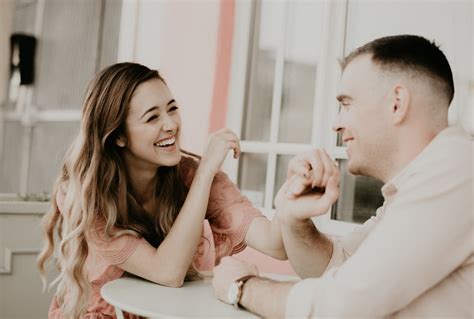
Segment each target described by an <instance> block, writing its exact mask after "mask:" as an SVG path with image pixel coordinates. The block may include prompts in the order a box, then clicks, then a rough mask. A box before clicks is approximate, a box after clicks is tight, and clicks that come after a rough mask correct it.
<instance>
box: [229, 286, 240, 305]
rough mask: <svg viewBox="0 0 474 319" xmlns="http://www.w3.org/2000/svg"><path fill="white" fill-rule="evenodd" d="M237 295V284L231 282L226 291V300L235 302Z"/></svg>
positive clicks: (231, 302)
mask: <svg viewBox="0 0 474 319" xmlns="http://www.w3.org/2000/svg"><path fill="white" fill-rule="evenodd" d="M238 295H239V286H238V285H237V283H236V282H233V283H232V284H231V285H230V287H229V291H227V301H228V302H229V303H230V304H231V305H233V304H235V303H236V302H237V297H238Z"/></svg>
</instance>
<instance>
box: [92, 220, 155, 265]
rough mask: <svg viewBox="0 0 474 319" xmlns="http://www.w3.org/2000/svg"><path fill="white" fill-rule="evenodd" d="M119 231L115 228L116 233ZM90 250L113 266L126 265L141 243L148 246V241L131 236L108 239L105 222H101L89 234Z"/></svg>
mask: <svg viewBox="0 0 474 319" xmlns="http://www.w3.org/2000/svg"><path fill="white" fill-rule="evenodd" d="M117 230H118V229H117V228H114V229H113V231H114V232H116V231H117ZM88 235H89V236H88V243H89V246H90V247H89V248H92V249H93V250H94V251H95V252H96V253H97V254H99V255H100V256H101V257H102V258H103V259H105V260H106V261H107V262H108V263H110V264H111V265H119V264H122V263H124V262H125V261H126V260H127V259H128V258H129V257H130V255H131V254H132V253H133V252H134V251H135V249H136V248H137V246H138V244H140V243H141V242H143V243H145V244H147V242H146V240H145V239H143V238H141V237H138V236H134V235H131V234H125V235H121V236H118V237H112V238H111V237H108V236H106V234H105V222H103V221H100V222H98V223H97V225H96V226H95V227H94V228H93V229H92V230H91V231H90V232H89V234H88Z"/></svg>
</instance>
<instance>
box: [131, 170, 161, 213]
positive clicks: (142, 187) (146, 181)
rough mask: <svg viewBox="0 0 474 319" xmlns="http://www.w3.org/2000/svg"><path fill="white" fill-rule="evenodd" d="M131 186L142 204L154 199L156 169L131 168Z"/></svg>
mask: <svg viewBox="0 0 474 319" xmlns="http://www.w3.org/2000/svg"><path fill="white" fill-rule="evenodd" d="M128 175H129V178H130V186H131V188H132V191H133V195H134V197H135V198H136V199H137V201H138V202H139V203H140V204H141V205H145V204H148V203H150V202H152V201H153V196H154V192H155V182H156V170H138V169H129V172H128Z"/></svg>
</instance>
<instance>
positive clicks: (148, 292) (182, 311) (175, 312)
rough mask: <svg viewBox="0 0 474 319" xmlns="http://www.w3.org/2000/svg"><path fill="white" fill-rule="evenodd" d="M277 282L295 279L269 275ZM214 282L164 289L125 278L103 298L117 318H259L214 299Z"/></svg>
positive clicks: (106, 289)
mask: <svg viewBox="0 0 474 319" xmlns="http://www.w3.org/2000/svg"><path fill="white" fill-rule="evenodd" d="M266 276H267V277H272V278H274V279H278V280H291V279H293V280H294V279H295V277H290V276H281V275H266ZM211 281H212V279H210V278H206V279H203V280H200V281H191V282H185V283H184V285H183V287H181V288H170V287H165V286H161V285H158V284H155V283H152V282H149V281H146V280H143V279H140V278H132V277H123V278H120V279H117V280H114V281H111V282H109V283H107V284H105V285H104V286H103V287H102V289H101V295H102V297H103V298H104V299H105V301H107V302H108V303H109V304H111V305H113V306H114V307H115V310H116V313H117V318H119V319H121V318H123V313H122V311H126V312H129V313H133V314H136V315H140V316H144V317H149V318H190V317H192V318H258V317H257V316H255V315H254V314H252V313H250V312H248V311H246V310H243V309H241V308H240V309H235V308H234V307H233V306H231V305H228V304H226V303H224V302H221V301H219V300H218V299H217V298H216V297H215V296H214V290H213V288H212V283H211Z"/></svg>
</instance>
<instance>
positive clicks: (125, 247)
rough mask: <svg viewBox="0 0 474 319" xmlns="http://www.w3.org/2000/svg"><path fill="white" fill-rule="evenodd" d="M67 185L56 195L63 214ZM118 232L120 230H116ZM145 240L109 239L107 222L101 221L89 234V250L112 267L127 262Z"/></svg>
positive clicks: (126, 237)
mask: <svg viewBox="0 0 474 319" xmlns="http://www.w3.org/2000/svg"><path fill="white" fill-rule="evenodd" d="M66 192H67V184H66V183H62V184H61V185H60V186H59V189H58V191H57V193H56V203H57V205H58V209H59V211H60V212H61V213H64V212H63V210H64V200H65V198H66ZM114 230H115V231H117V230H118V229H114ZM142 241H143V242H146V241H145V239H143V238H140V237H135V236H133V235H129V234H127V235H123V236H120V237H117V238H107V236H106V235H105V221H103V220H100V221H98V222H97V224H96V225H95V227H94V228H93V229H92V230H91V231H89V232H88V234H87V243H88V244H89V249H92V250H94V251H95V252H96V253H97V254H99V255H100V256H101V257H102V258H103V259H105V261H107V262H108V263H109V264H111V265H119V264H121V263H123V262H125V261H126V260H127V259H128V257H130V255H131V254H132V253H133V251H134V250H135V248H136V247H137V245H138V244H139V243H140V242H142Z"/></svg>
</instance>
